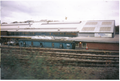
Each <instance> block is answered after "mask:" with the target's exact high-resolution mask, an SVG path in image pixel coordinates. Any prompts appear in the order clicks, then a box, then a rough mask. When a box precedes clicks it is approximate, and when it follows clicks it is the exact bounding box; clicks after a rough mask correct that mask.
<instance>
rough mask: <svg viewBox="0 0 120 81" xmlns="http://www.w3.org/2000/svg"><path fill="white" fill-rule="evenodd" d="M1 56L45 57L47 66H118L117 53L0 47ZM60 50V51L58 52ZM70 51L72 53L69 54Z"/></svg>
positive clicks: (21, 57)
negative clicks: (34, 55)
mask: <svg viewBox="0 0 120 81" xmlns="http://www.w3.org/2000/svg"><path fill="white" fill-rule="evenodd" d="M0 47H1V53H2V54H14V55H17V56H19V57H20V59H25V57H26V56H28V55H30V54H36V57H39V58H41V57H47V62H49V63H48V64H50V63H51V64H57V65H59V64H62V65H77V66H96V67H98V66H102V67H103V66H109V67H116V66H119V52H117V51H89V50H87V51H80V50H71V49H70V50H68V49H50V48H34V47H12V46H10V47H8V46H0ZM60 50H61V51H60ZM70 51H72V52H70Z"/></svg>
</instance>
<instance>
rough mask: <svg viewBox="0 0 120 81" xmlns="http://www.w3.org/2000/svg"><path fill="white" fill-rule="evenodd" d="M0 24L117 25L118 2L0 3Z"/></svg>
mask: <svg viewBox="0 0 120 81" xmlns="http://www.w3.org/2000/svg"><path fill="white" fill-rule="evenodd" d="M0 4H1V22H7V23H10V22H14V21H18V22H20V21H26V20H38V21H39V20H42V19H47V20H65V17H67V20H68V21H82V20H115V25H119V0H39V1H38V0H30V1H27V0H22V1H7V0H5V1H3V0H2V1H1V2H0Z"/></svg>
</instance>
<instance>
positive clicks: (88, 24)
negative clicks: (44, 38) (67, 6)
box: [1, 20, 115, 33]
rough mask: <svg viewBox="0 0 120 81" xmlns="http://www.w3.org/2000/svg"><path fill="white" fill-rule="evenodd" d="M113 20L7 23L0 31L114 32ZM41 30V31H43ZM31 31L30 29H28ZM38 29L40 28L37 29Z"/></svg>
mask: <svg viewBox="0 0 120 81" xmlns="http://www.w3.org/2000/svg"><path fill="white" fill-rule="evenodd" d="M114 25H115V21H114V20H89V21H82V22H81V23H79V22H76V23H72V22H71V23H66V22H64V23H63V22H59V23H58V22H56V23H52V22H51V23H49V24H46V25H41V23H32V24H31V25H29V24H25V25H24V24H22V25H20V24H19V25H9V24H7V25H6V26H1V31H7V30H11V31H12V30H19V31H22V30H23V31H24V30H25V31H29V29H32V30H33V31H37V30H39V28H40V29H44V30H45V31H46V30H47V31H49V30H50V31H51V32H52V31H54V30H53V29H55V28H56V30H55V31H58V30H59V31H79V32H80V33H96V32H97V33H113V32H114V27H115V26H114ZM35 29H36V30H35ZM44 30H42V31H44ZM30 31H31V30H30ZM39 31H40V30H39Z"/></svg>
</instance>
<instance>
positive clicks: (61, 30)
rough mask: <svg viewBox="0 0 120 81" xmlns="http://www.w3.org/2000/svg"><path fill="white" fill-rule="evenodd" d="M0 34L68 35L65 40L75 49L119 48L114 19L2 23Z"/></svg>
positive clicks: (25, 35)
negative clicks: (69, 41) (72, 42)
mask: <svg viewBox="0 0 120 81" xmlns="http://www.w3.org/2000/svg"><path fill="white" fill-rule="evenodd" d="M1 36H2V37H6V36H14V37H21V36H22V37H23V36H24V37H27V36H29V37H30V36H31V37H33V36H54V37H60V38H61V37H63V38H64V37H68V39H67V40H73V41H75V42H76V48H77V49H86V48H88V49H97V50H119V35H116V34H115V20H89V21H78V22H33V23H14V24H2V25H1Z"/></svg>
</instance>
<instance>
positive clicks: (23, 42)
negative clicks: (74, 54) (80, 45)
mask: <svg viewBox="0 0 120 81" xmlns="http://www.w3.org/2000/svg"><path fill="white" fill-rule="evenodd" d="M19 46H20V47H40V48H59V49H75V42H74V41H70V40H44V39H19Z"/></svg>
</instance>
